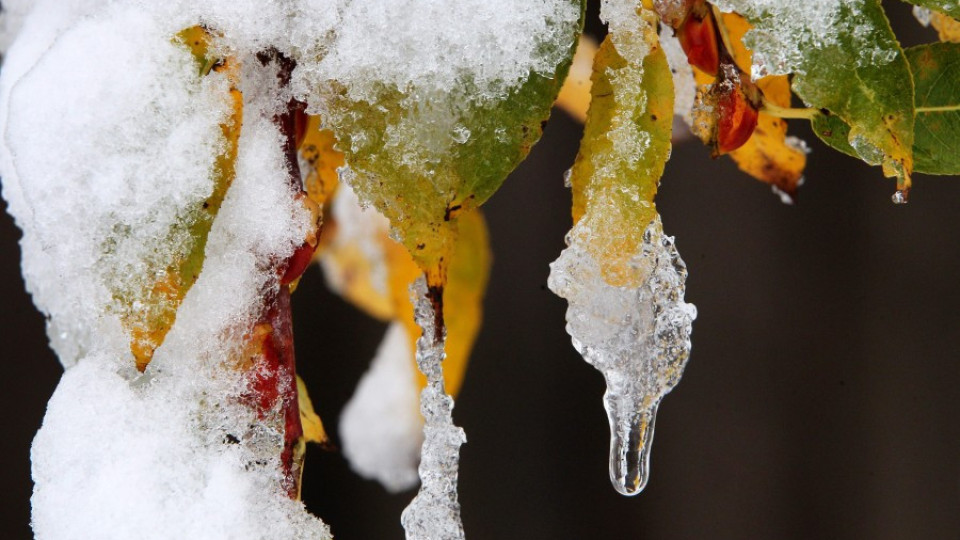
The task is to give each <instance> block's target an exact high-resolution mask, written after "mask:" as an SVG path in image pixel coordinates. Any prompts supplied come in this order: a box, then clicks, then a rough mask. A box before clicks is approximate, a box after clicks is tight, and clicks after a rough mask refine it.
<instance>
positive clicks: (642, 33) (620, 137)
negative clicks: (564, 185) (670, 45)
mask: <svg viewBox="0 0 960 540" xmlns="http://www.w3.org/2000/svg"><path fill="white" fill-rule="evenodd" d="M643 16H644V17H645V18H648V17H652V15H650V14H649V12H644V13H643ZM654 28H655V23H654V22H653V21H650V20H646V21H645V23H644V24H643V25H642V29H641V30H638V31H637V32H636V34H630V35H628V36H624V37H623V38H621V39H623V40H629V41H628V42H629V43H632V44H633V45H632V46H633V47H648V48H649V53H648V54H647V56H646V57H645V58H625V57H623V56H621V55H620V53H619V52H618V51H617V46H616V45H615V43H614V42H613V41H612V40H611V39H610V38H609V37H608V38H607V39H605V40H604V41H603V43H601V45H600V50H599V51H598V52H597V55H596V58H595V59H594V65H593V87H592V89H591V93H592V97H593V99H592V101H591V103H590V110H589V112H588V114H587V121H586V124H585V125H584V136H583V140H582V141H581V143H580V151H579V153H578V154H577V158H576V161H575V162H574V164H573V168H572V170H571V175H570V181H571V186H572V188H573V220H574V222H575V223H578V222H580V221H581V220H582V221H583V222H584V224H585V226H584V227H580V228H581V229H582V230H586V231H590V233H591V234H592V240H591V241H589V242H587V243H586V246H587V249H588V250H590V252H591V255H592V257H593V259H594V260H595V261H597V262H598V263H599V264H600V266H601V271H602V274H603V276H604V279H605V280H606V281H607V282H608V283H609V284H611V285H615V286H631V285H633V286H638V285H639V282H640V281H641V275H642V274H643V270H642V269H639V268H636V267H635V265H631V264H630V260H631V258H632V257H633V255H634V254H635V253H637V252H638V251H639V249H640V246H641V245H642V244H643V235H644V231H646V229H647V226H648V225H649V224H650V222H651V221H652V220H653V219H654V217H655V216H656V207H655V206H654V204H653V198H654V196H655V195H656V192H657V187H658V185H659V180H660V176H661V174H663V168H664V164H665V163H666V160H667V157H668V156H669V154H670V135H671V131H672V129H671V128H672V124H673V78H672V75H671V73H670V68H669V66H668V65H667V60H666V56H665V55H664V53H663V49H662V48H661V47H660V45H659V39H658V38H657V34H656V31H655V29H654Z"/></svg>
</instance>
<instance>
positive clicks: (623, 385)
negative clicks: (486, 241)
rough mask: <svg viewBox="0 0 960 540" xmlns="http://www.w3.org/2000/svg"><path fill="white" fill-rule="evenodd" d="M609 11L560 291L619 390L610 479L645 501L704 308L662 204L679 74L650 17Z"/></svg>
mask: <svg viewBox="0 0 960 540" xmlns="http://www.w3.org/2000/svg"><path fill="white" fill-rule="evenodd" d="M626 4H629V2H626V3H624V6H625V5H626ZM605 6H606V8H607V9H608V10H614V11H616V13H617V16H618V17H619V18H618V19H617V20H618V21H619V22H618V25H617V26H616V28H615V29H614V28H612V29H611V32H612V33H611V35H610V36H608V38H607V39H606V40H605V41H604V42H603V43H602V44H601V46H600V50H599V52H598V53H597V56H596V59H595V64H594V75H593V87H592V93H593V101H592V102H591V104H590V111H589V113H588V116H587V122H586V125H585V128H584V132H585V135H584V139H583V143H582V144H581V148H580V152H579V154H578V155H577V160H576V162H575V163H574V166H573V169H572V172H571V175H570V182H571V187H572V188H573V217H574V227H573V229H572V230H571V231H570V232H569V233H568V235H567V248H566V249H565V250H564V251H563V253H562V254H561V255H560V258H559V259H557V260H556V261H555V262H554V263H553V264H552V265H551V271H550V279H549V282H548V285H549V286H550V289H551V290H553V291H554V292H555V293H557V294H558V295H560V296H562V297H563V298H566V299H567V301H568V303H569V307H568V309H567V332H568V333H569V334H570V335H571V337H572V340H573V344H574V347H576V349H577V350H578V351H579V352H580V353H581V354H582V355H583V357H584V359H585V360H587V361H588V362H589V363H591V364H592V365H593V366H594V367H596V368H597V369H598V370H600V372H601V373H603V375H604V378H605V379H606V381H607V394H606V397H605V398H604V404H605V407H606V410H607V414H608V416H609V419H610V433H611V444H610V479H611V481H612V482H613V485H614V487H615V488H616V489H617V490H618V491H619V492H620V493H623V494H625V495H635V494H637V493H639V492H640V491H641V490H642V489H643V488H644V486H645V485H646V482H647V478H648V466H649V452H650V444H651V442H652V438H653V423H654V418H655V415H656V409H657V406H658V405H659V403H660V400H661V399H662V398H663V396H664V394H666V393H667V392H669V391H670V389H672V388H673V386H674V385H676V383H677V381H678V380H679V378H680V375H681V373H682V371H683V367H684V365H685V363H686V360H687V358H688V356H689V353H690V340H689V336H690V329H691V323H692V320H693V318H694V317H695V313H696V311H695V309H694V308H693V306H692V305H690V304H686V303H684V301H683V293H684V282H685V280H686V268H685V266H684V264H683V261H682V260H680V257H679V255H678V254H677V252H676V249H675V248H674V247H673V240H672V238H670V237H667V236H665V235H663V231H662V228H661V224H660V217H659V216H658V215H657V212H656V208H655V206H654V204H653V198H654V195H655V194H656V191H657V186H658V183H659V179H660V175H661V174H662V172H663V167H664V164H665V162H666V160H667V157H668V156H669V153H670V132H671V124H672V118H673V89H672V79H671V72H670V68H669V66H668V65H667V60H666V57H665V55H664V53H663V51H662V49H661V48H660V47H659V44H658V41H657V36H656V30H655V29H654V28H655V24H654V21H655V19H654V17H653V15H652V14H651V13H650V12H647V11H645V10H644V11H642V12H641V13H639V14H638V13H637V12H636V11H635V10H630V9H626V8H624V6H611V5H607V4H605ZM617 8H624V9H622V10H617ZM608 16H610V15H608ZM624 17H626V18H624ZM621 51H629V53H627V52H621Z"/></svg>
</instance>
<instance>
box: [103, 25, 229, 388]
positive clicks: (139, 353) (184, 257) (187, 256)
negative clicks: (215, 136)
mask: <svg viewBox="0 0 960 540" xmlns="http://www.w3.org/2000/svg"><path fill="white" fill-rule="evenodd" d="M211 37H212V36H211V34H210V33H209V32H208V31H206V30H204V29H203V28H201V27H199V26H198V27H192V28H188V29H186V30H184V31H183V32H181V33H180V34H178V36H177V38H176V39H177V40H178V41H180V42H181V43H183V44H185V45H187V46H188V47H189V48H190V50H191V53H192V54H193V55H194V58H195V59H196V60H197V66H198V73H199V74H200V75H206V74H208V73H209V72H210V71H211V69H212V70H213V71H215V72H217V73H221V74H223V75H224V76H226V77H227V78H228V80H230V82H231V88H230V100H231V102H232V109H233V113H232V115H231V117H230V118H229V120H228V121H227V122H225V123H224V124H221V126H220V128H221V130H222V132H223V139H224V147H223V151H222V152H221V153H220V154H219V155H218V156H216V161H215V165H214V169H213V191H212V193H211V194H210V196H209V197H207V199H206V200H205V201H204V202H203V204H202V205H201V206H200V207H199V208H191V209H185V215H184V217H183V220H182V221H181V222H180V223H179V224H178V225H176V226H175V227H174V228H173V230H171V231H170V232H169V235H168V238H166V239H164V240H161V241H166V242H168V243H175V244H179V245H177V248H178V249H177V253H178V256H177V257H176V259H175V260H164V261H157V260H147V261H142V263H143V265H144V272H143V274H145V275H147V276H149V277H150V278H152V279H153V281H152V285H151V286H149V287H147V288H143V287H141V286H140V285H139V283H140V282H139V280H134V281H132V282H131V281H129V280H128V279H127V276H114V279H113V280H112V281H113V282H114V283H115V284H116V286H115V289H114V295H115V297H116V299H117V302H118V305H119V308H118V310H119V313H120V318H121V321H122V323H123V325H124V327H125V328H126V329H127V331H128V332H130V336H131V343H130V350H131V352H132V353H133V355H134V358H135V360H136V364H137V369H139V370H140V371H143V370H144V369H146V367H147V365H148V364H149V363H150V360H151V359H152V358H153V353H154V351H156V349H157V348H158V347H159V346H160V345H161V344H162V343H163V340H164V339H165V338H166V335H167V333H168V332H169V331H170V328H171V327H172V326H173V323H174V321H175V320H176V317H177V310H178V309H179V307H180V304H181V302H182V301H183V298H184V296H186V294H187V291H189V290H190V287H192V286H193V284H194V283H195V282H196V280H197V277H199V275H200V271H201V270H202V269H203V259H204V250H205V248H206V245H207V236H208V235H209V233H210V228H211V227H212V225H213V220H214V218H215V217H216V215H217V212H219V210H220V205H221V204H222V203H223V199H224V197H225V196H226V193H227V189H228V188H229V187H230V184H231V182H232V181H233V178H234V176H235V171H234V164H235V162H236V158H237V144H238V141H239V137H240V129H241V125H242V123H243V119H242V116H243V97H242V95H241V94H240V91H239V90H238V89H237V83H238V81H239V69H238V66H237V64H236V62H235V61H234V60H233V59H231V58H226V59H220V60H217V59H214V58H213V57H211V56H209V55H208V52H207V47H208V45H209V40H210V39H211ZM214 66H216V67H214ZM184 237H185V238H186V241H184V240H183V238H184ZM177 239H180V240H177Z"/></svg>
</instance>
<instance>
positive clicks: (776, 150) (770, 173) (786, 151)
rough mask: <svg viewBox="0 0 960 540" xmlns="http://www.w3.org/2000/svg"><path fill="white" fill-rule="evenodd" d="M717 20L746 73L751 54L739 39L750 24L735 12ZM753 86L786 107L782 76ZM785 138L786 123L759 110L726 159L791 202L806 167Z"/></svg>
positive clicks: (786, 83) (786, 92) (787, 95)
mask: <svg viewBox="0 0 960 540" xmlns="http://www.w3.org/2000/svg"><path fill="white" fill-rule="evenodd" d="M721 21H722V24H723V28H725V29H726V31H727V33H728V35H729V37H730V44H731V47H732V49H733V50H732V51H731V52H732V54H733V57H734V60H735V61H736V63H737V66H738V67H740V69H742V70H744V71H746V72H747V73H749V72H750V65H751V63H752V58H751V57H752V55H751V53H750V51H749V49H747V48H746V47H745V46H744V45H743V36H744V34H746V33H747V31H748V30H750V28H751V26H750V23H748V22H747V20H746V19H744V18H743V17H741V16H739V15H737V14H735V13H724V14H722V18H721ZM757 86H758V87H759V88H760V90H761V91H762V92H763V95H764V97H765V98H766V99H767V100H768V101H771V102H773V103H774V104H776V105H779V106H781V107H789V106H790V96H791V94H790V81H789V80H788V79H787V77H786V76H783V75H770V76H767V77H763V78H761V79H760V80H758V81H757ZM786 136H787V123H786V121H784V120H782V119H780V118H777V117H775V116H771V115H769V114H766V113H764V112H763V111H762V110H761V112H760V115H759V119H758V122H757V127H756V129H755V130H754V132H753V136H751V137H750V139H749V140H748V141H747V142H746V144H744V145H743V146H742V147H740V148H738V149H737V150H734V151H733V152H731V153H730V157H731V158H732V159H733V161H734V162H735V163H736V164H737V166H738V167H739V168H740V170H741V171H743V172H745V173H747V174H749V175H750V176H752V177H754V178H756V179H757V180H760V181H761V182H765V183H767V184H770V185H772V186H775V187H776V188H778V189H779V190H781V191H782V192H783V193H786V194H787V195H789V196H790V197H791V198H793V199H795V198H796V192H797V186H798V185H799V183H800V180H801V178H803V169H804V167H805V166H806V164H807V155H806V154H805V153H804V152H803V151H802V150H799V149H797V148H795V147H794V146H791V145H790V144H787V142H786Z"/></svg>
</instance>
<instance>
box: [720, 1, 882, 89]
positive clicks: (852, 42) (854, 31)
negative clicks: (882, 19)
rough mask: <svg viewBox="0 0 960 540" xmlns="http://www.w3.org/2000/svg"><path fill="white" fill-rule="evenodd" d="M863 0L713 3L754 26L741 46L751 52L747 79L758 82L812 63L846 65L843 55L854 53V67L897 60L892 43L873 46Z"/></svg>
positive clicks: (871, 30) (803, 70) (802, 72)
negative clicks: (833, 59) (833, 60)
mask: <svg viewBox="0 0 960 540" xmlns="http://www.w3.org/2000/svg"><path fill="white" fill-rule="evenodd" d="M866 1H868V0H817V1H815V2H781V1H779V0H718V1H717V2H715V4H716V6H717V7H718V8H720V9H721V10H723V11H726V12H730V11H735V12H737V13H739V14H741V15H743V16H745V17H746V18H747V19H750V20H751V21H752V22H754V23H755V28H754V29H753V30H751V31H750V32H747V35H746V36H745V37H744V45H746V46H747V47H748V48H749V49H751V50H752V51H753V66H752V68H751V77H752V78H753V79H754V80H757V79H759V78H760V77H764V76H767V75H787V74H790V73H796V74H801V75H802V74H804V73H805V72H806V70H807V68H806V66H805V63H807V62H809V61H810V60H808V59H811V58H813V59H816V62H824V61H829V60H825V59H829V58H831V57H837V58H843V61H847V56H848V51H856V52H857V54H856V57H855V58H854V59H853V61H854V62H855V63H856V66H857V67H863V66H868V65H877V64H884V63H888V62H891V61H893V59H894V58H896V56H897V51H896V50H895V49H894V48H891V47H892V46H893V44H888V43H887V44H885V45H882V44H878V43H877V42H876V38H875V36H874V35H873V34H874V32H875V29H874V25H873V24H872V23H871V22H870V21H869V20H868V19H867V17H866V15H864V14H863V12H864V11H865V9H864V6H865V2H866ZM884 43H886V42H884ZM837 51H841V52H839V53H838V52H837ZM838 55H839V56H838Z"/></svg>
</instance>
